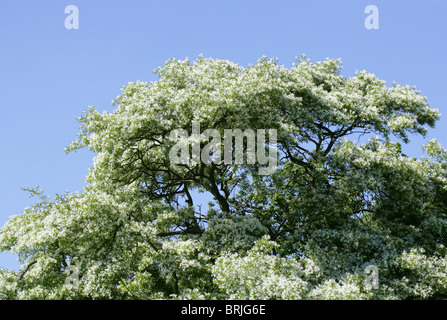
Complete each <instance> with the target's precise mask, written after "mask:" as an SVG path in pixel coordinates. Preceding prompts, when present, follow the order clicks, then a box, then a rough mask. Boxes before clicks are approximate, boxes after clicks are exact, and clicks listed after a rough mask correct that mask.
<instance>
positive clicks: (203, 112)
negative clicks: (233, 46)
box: [0, 57, 447, 299]
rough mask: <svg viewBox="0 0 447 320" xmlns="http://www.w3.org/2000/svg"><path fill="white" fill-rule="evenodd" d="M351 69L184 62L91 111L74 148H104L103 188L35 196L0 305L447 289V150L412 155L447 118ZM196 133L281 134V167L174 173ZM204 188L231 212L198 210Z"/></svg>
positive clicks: (2, 239) (95, 177) (97, 179)
mask: <svg viewBox="0 0 447 320" xmlns="http://www.w3.org/2000/svg"><path fill="white" fill-rule="evenodd" d="M341 67H342V66H341V61H340V60H331V59H327V60H325V61H323V62H318V63H312V62H310V61H309V60H308V59H306V58H305V57H302V58H301V59H298V60H297V61H296V63H295V64H293V65H292V67H290V68H286V67H284V66H281V65H279V64H278V62H277V61H276V60H275V59H272V60H269V59H267V58H262V59H260V60H259V61H258V62H257V63H256V64H255V65H251V66H249V67H247V68H243V67H241V66H239V65H237V64H234V63H231V62H229V61H223V60H213V59H206V58H203V57H199V58H198V59H197V60H196V61H194V62H190V61H188V60H176V59H172V60H169V61H167V62H166V63H165V65H164V66H162V67H161V68H159V69H157V70H156V71H157V73H158V75H159V80H158V81H154V82H151V83H144V82H136V83H129V84H127V85H126V86H124V87H123V88H122V94H121V95H120V96H118V97H117V98H116V99H115V100H114V104H115V105H116V109H115V110H114V111H113V112H112V113H107V112H104V113H102V114H100V113H99V112H98V111H96V110H95V109H94V108H93V107H90V108H89V110H88V111H86V112H85V113H84V114H83V116H82V117H80V118H79V122H80V124H81V127H80V132H79V137H78V139H76V140H75V141H74V142H73V143H72V144H71V145H70V146H69V147H68V148H67V152H71V151H74V150H76V149H79V148H84V147H87V148H89V149H90V150H92V151H94V152H95V154H96V156H95V159H94V165H93V166H92V168H91V169H90V171H89V174H88V176H87V182H88V184H87V185H86V187H85V188H84V190H82V192H79V193H67V194H64V195H59V196H57V197H56V198H55V199H53V200H51V199H49V198H48V197H46V196H45V195H44V194H43V192H42V191H41V190H38V189H31V190H29V192H30V193H31V194H32V195H35V196H38V197H39V200H38V201H37V202H36V203H35V204H34V205H33V206H31V207H29V208H26V209H25V210H24V212H23V213H22V214H21V215H17V216H12V217H11V218H10V219H9V221H8V222H7V223H6V224H5V226H4V227H3V228H2V229H0V250H1V251H11V252H14V253H18V255H19V259H20V262H21V263H22V268H21V270H20V271H19V272H13V271H9V270H0V298H4V299H33V298H38V299H154V298H164V299H216V298H218V299H434V298H445V297H447V268H446V267H447V250H446V248H445V245H446V242H447V237H446V230H447V217H446V214H447V178H446V177H447V151H446V150H445V149H443V148H442V147H441V146H440V145H439V143H437V142H436V141H435V140H432V141H430V142H429V143H428V144H427V145H426V146H424V152H425V154H424V156H423V157H421V158H420V159H414V158H410V157H408V156H406V155H405V154H403V153H402V150H401V143H408V142H409V137H410V135H411V134H419V135H425V134H426V132H427V126H430V127H433V126H434V124H435V122H436V121H437V120H438V119H439V117H440V115H439V113H438V112H437V111H436V110H435V109H431V108H430V107H429V106H428V104H427V101H426V98H425V97H423V96H421V95H420V92H419V91H417V90H416V89H415V88H413V87H409V86H400V85H398V84H393V85H392V86H391V87H387V86H386V85H385V82H384V81H382V80H380V79H377V78H376V77H375V76H374V75H373V74H370V73H367V72H364V71H362V72H357V73H356V74H355V75H354V76H352V77H349V78H346V77H344V76H343V75H341ZM193 123H199V124H200V126H201V129H202V130H206V129H212V130H215V131H217V132H218V133H220V134H221V135H222V136H224V134H225V129H238V130H267V129H268V130H272V129H273V130H275V133H276V134H277V135H276V139H275V140H276V141H275V142H276V143H275V145H276V147H277V150H278V153H277V154H278V158H279V159H278V162H277V167H276V168H275V170H274V171H273V172H271V174H269V175H259V174H258V172H259V171H258V169H259V168H260V167H262V166H263V164H262V163H259V162H257V163H254V164H252V163H242V164H241V163H237V164H236V163H235V164H233V163H228V162H224V161H220V162H210V163H204V162H203V161H184V162H177V163H173V162H172V159H171V158H172V152H171V151H172V148H173V146H174V145H175V141H173V140H172V139H171V138H172V136H171V133H172V132H173V131H174V130H179V129H180V130H183V131H182V132H186V133H187V138H186V142H188V143H190V144H189V145H188V146H191V145H192V144H193V143H196V144H198V146H199V147H203V146H204V145H205V144H206V143H207V141H204V140H203V137H202V138H200V137H199V138H197V136H194V135H193V134H192V133H193V128H192V124H193ZM362 139H363V140H365V141H364V142H363V143H361V142H360V140H362ZM392 139H394V140H395V141H393V140H392ZM205 140H206V139H205ZM223 144H224V143H223V142H217V144H216V145H215V146H217V147H222V148H224V147H225V146H224V145H223ZM270 144H271V143H270V142H269V141H267V140H265V141H264V145H263V147H264V146H265V148H266V151H267V150H270V147H271V145H270ZM248 147H249V146H247V145H244V146H243V148H244V150H245V151H247V149H248ZM188 148H189V147H188ZM208 151H210V150H208ZM234 151H235V150H232V152H234ZM269 152H270V151H269ZM267 153H268V152H267ZM194 191H200V192H205V193H208V194H209V195H210V196H211V197H212V198H213V199H214V202H215V204H216V206H213V205H212V206H210V209H209V210H208V212H201V211H200V210H198V204H197V199H196V197H195V196H194V194H195V193H194ZM182 199H183V200H184V204H183V202H182V201H181V200H182Z"/></svg>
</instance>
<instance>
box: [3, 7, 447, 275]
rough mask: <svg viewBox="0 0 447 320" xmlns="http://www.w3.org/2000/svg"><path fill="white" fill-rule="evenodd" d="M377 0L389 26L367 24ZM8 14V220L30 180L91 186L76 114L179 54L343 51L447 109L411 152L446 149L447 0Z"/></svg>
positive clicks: (286, 58)
mask: <svg viewBox="0 0 447 320" xmlns="http://www.w3.org/2000/svg"><path fill="white" fill-rule="evenodd" d="M370 4H371V5H376V6H377V8H378V9H379V29H378V30H368V29H366V28H365V26H364V20H365V18H366V17H367V16H368V14H365V13H364V10H365V7H366V6H367V5H370ZM68 5H75V6H77V7H78V9H79V29H77V30H67V29H66V28H65V25H64V21H65V18H66V17H67V16H68V14H66V13H65V12H64V10H65V7H66V6H68ZM0 14H1V16H0V96H1V98H0V111H1V115H2V119H3V121H2V125H1V126H0V143H1V145H2V148H1V152H2V156H1V157H0V177H1V179H0V203H1V206H0V226H2V225H3V224H4V223H5V222H6V221H7V219H8V217H9V216H11V215H13V214H19V213H21V212H22V211H23V209H24V208H25V207H27V206H29V205H30V204H32V202H33V201H34V199H30V198H28V195H27V193H26V192H23V191H22V190H21V188H22V187H33V186H35V185H40V186H41V188H43V189H44V190H45V191H46V193H47V194H48V195H50V196H53V195H54V194H55V193H64V192H65V190H68V191H78V190H81V189H82V187H83V186H84V184H85V180H84V178H85V175H86V174H87V171H88V168H89V167H90V166H91V164H92V156H93V154H92V153H90V152H88V151H85V150H81V151H78V152H76V153H72V154H69V155H66V154H65V153H64V147H65V146H67V145H68V144H69V143H70V142H71V141H72V140H74V139H75V137H76V133H77V128H78V123H77V122H76V118H77V117H78V116H80V115H81V113H82V111H83V110H85V109H87V107H88V106H89V105H94V106H95V107H96V108H97V109H98V110H108V111H112V110H113V108H112V105H111V103H110V101H111V100H112V99H113V98H115V97H116V96H117V95H118V94H119V93H120V91H119V90H120V88H121V87H122V86H123V85H125V84H126V83H128V82H133V81H136V80H141V81H152V80H156V78H155V76H154V75H153V73H152V71H153V70H154V69H155V68H156V67H158V66H160V65H162V64H163V63H164V61H165V60H167V59H169V58H172V57H175V58H180V59H183V58H186V57H189V58H190V59H195V58H197V57H198V56H199V55H200V54H203V55H204V56H205V57H212V58H219V59H229V60H231V61H233V62H236V63H239V64H241V65H243V66H247V65H248V64H250V63H255V62H256V61H257V59H259V58H260V57H261V56H263V55H266V56H268V57H277V58H278V59H279V62H280V63H281V64H284V65H285V66H290V65H291V64H292V62H293V61H294V58H295V57H296V56H300V55H301V54H303V53H304V54H306V55H307V57H309V58H310V59H311V60H312V61H318V60H323V59H325V58H326V57H330V58H341V59H342V60H343V65H344V68H343V74H344V75H345V76H351V75H353V73H354V72H355V71H356V70H367V71H368V72H371V73H374V74H376V76H378V77H379V78H381V79H383V80H386V81H387V84H389V85H391V84H392V82H393V81H396V82H397V83H399V84H402V85H404V84H409V85H415V86H416V87H417V88H418V89H420V90H421V91H422V94H423V95H425V96H427V97H428V101H429V103H430V106H431V107H434V108H438V109H439V110H440V112H441V114H443V115H445V116H443V117H442V119H441V120H440V121H439V122H438V124H437V127H436V128H435V129H432V130H430V132H429V135H428V136H427V138H426V139H422V138H417V139H414V140H413V141H412V142H411V143H410V145H408V146H406V147H405V148H404V150H405V151H407V153H408V154H410V155H414V156H418V155H419V154H420V151H419V150H420V145H421V144H423V143H425V142H427V141H428V140H429V139H430V138H432V137H436V138H437V139H438V141H440V142H441V143H442V144H443V145H444V146H445V147H446V146H447V97H446V95H445V92H446V90H447V78H446V75H447V59H446V57H447V41H446V40H447V38H446V35H447V19H446V17H447V1H445V0H419V1H417V0H405V1H403V0H402V1H401V0H386V1H385V0H383V1H378V0H368V1H362V0H345V1H339V0H337V1H335V0H306V1H301V0H287V1H286V0H275V1H264V0H257V1H253V0H244V1H240V0H239V1H234V0H226V1H223V0H206V1H205V0H201V1H196V0H189V1H184V0H183V1H181V0H178V1H173V0H163V1H149V0H128V1H104V0H95V1H76V0H66V1H61V0H42V1H29V0H28V1H24V0H14V1H13V0H2V1H1V2H0ZM0 267H4V268H10V269H17V268H18V263H17V262H16V258H15V256H13V255H11V254H0Z"/></svg>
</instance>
